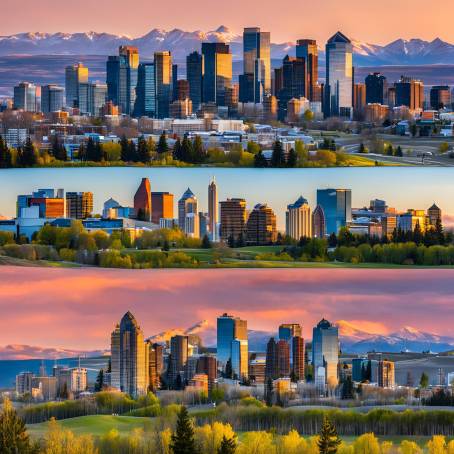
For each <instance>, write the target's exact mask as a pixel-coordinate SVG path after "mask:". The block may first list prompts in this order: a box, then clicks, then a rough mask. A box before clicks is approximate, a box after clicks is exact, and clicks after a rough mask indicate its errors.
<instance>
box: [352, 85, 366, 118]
mask: <svg viewBox="0 0 454 454" xmlns="http://www.w3.org/2000/svg"><path fill="white" fill-rule="evenodd" d="M365 107H366V84H354V85H353V109H354V111H355V113H356V112H358V114H359V115H360V114H361V113H363V112H364V108H365ZM358 118H359V117H358Z"/></svg>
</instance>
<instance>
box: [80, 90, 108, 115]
mask: <svg viewBox="0 0 454 454" xmlns="http://www.w3.org/2000/svg"><path fill="white" fill-rule="evenodd" d="M78 96H79V98H78V99H79V101H78V107H79V110H80V113H81V114H84V115H93V116H99V115H100V114H101V110H102V108H103V106H104V105H105V104H106V99H107V85H106V84H97V83H93V82H87V83H81V84H79V94H78Z"/></svg>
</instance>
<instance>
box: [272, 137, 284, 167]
mask: <svg viewBox="0 0 454 454" xmlns="http://www.w3.org/2000/svg"><path fill="white" fill-rule="evenodd" d="M284 164H285V155H284V149H283V148H282V142H281V141H280V140H276V142H274V145H273V154H272V155H271V167H283V166H284Z"/></svg>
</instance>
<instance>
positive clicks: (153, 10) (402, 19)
mask: <svg viewBox="0 0 454 454" xmlns="http://www.w3.org/2000/svg"><path fill="white" fill-rule="evenodd" d="M1 5H2V17H3V18H8V20H4V21H2V29H1V33H2V34H12V33H17V32H24V31H43V32H44V31H47V32H56V31H63V32H74V31H88V30H95V31H104V32H114V33H124V34H128V35H132V36H138V35H141V34H144V33H146V32H147V31H149V30H150V29H152V28H165V29H172V28H175V27H178V28H182V29H185V30H197V29H202V30H210V29H214V28H216V27H217V26H219V25H221V24H224V25H226V26H228V27H231V28H232V29H233V30H235V31H241V30H242V28H243V27H244V26H261V27H262V28H263V29H267V30H270V31H271V32H272V40H273V42H284V41H293V40H295V39H297V38H302V37H311V38H316V39H318V40H320V41H322V42H323V41H325V40H326V39H327V38H328V37H329V35H330V34H332V33H334V32H335V31H337V30H338V29H340V30H342V31H343V32H345V33H346V34H347V35H348V36H351V37H354V38H356V39H359V40H361V41H366V42H371V43H374V44H385V43H388V42H390V41H392V40H394V39H396V38H401V37H402V38H412V37H418V38H424V39H428V40H432V39H434V38H435V37H440V38H442V39H445V40H448V41H449V40H451V41H454V29H453V28H452V27H451V26H450V23H449V19H448V18H450V17H452V16H453V15H454V3H453V2H449V1H448V2H446V1H441V0H435V1H432V2H431V3H427V1H426V0H413V1H412V2H411V3H409V2H408V0H396V1H394V2H392V3H391V2H385V3H383V2H365V1H364V0H344V1H342V2H340V1H339V0H319V1H317V2H302V1H301V0H285V1H284V2H275V1H273V2H272V1H269V0H265V1H262V0H260V1H259V0H249V1H247V2H244V1H243V0H230V1H229V2H224V3H222V2H221V3H213V2H212V1H208V0H195V1H192V2H190V4H188V3H187V2H183V1H182V0H177V1H175V2H173V3H168V2H162V1H161V2H159V1H158V2H151V1H149V0H129V1H128V2H124V1H123V0H121V1H120V0H98V1H95V2H93V1H91V0H73V1H72V2H69V3H62V2H60V1H57V0H41V1H39V2H36V1H35V0H22V1H17V0H2V2H1ZM188 6H189V7H188ZM24 11H26V12H27V13H26V14H24Z"/></svg>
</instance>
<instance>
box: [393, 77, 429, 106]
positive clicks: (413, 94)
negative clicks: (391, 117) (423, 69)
mask: <svg viewBox="0 0 454 454" xmlns="http://www.w3.org/2000/svg"><path fill="white" fill-rule="evenodd" d="M394 87H395V89H396V106H397V107H399V106H407V107H408V108H409V109H410V110H415V109H422V108H423V105H424V84H423V83H422V82H421V81H420V80H415V79H412V78H411V77H406V76H401V77H400V79H399V80H398V81H397V82H396V83H395V84H394Z"/></svg>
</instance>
